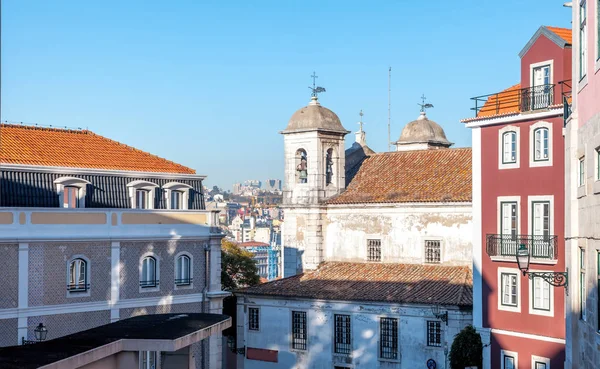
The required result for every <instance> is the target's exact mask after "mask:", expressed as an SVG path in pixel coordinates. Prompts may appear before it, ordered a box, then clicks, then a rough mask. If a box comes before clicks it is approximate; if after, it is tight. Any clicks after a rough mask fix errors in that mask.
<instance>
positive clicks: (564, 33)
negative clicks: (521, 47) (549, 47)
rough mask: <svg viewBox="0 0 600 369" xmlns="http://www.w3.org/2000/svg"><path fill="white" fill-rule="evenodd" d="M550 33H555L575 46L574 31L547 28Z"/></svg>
mask: <svg viewBox="0 0 600 369" xmlns="http://www.w3.org/2000/svg"><path fill="white" fill-rule="evenodd" d="M545 27H546V28H547V29H548V31H550V32H553V33H555V34H556V35H557V36H558V37H560V38H562V39H563V40H565V41H566V42H567V43H569V44H571V45H572V44H573V31H572V30H571V29H570V28H561V27H550V26H545Z"/></svg>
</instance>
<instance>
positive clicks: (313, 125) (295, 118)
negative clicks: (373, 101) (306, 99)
mask: <svg viewBox="0 0 600 369" xmlns="http://www.w3.org/2000/svg"><path fill="white" fill-rule="evenodd" d="M313 130H323V131H330V132H339V133H344V134H346V133H348V132H349V131H347V130H346V129H345V128H344V127H343V126H342V122H341V121H340V118H338V116H337V115H336V114H335V113H334V112H332V111H331V110H329V109H327V108H325V107H323V106H321V104H319V101H318V99H317V98H316V97H314V96H313V98H312V101H311V102H310V103H309V104H308V105H307V106H305V107H303V108H301V109H300V110H298V111H296V112H295V113H294V115H292V117H291V118H290V121H289V123H288V125H287V128H286V129H285V130H283V131H282V132H281V133H291V132H298V131H313Z"/></svg>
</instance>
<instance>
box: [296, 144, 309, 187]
mask: <svg viewBox="0 0 600 369" xmlns="http://www.w3.org/2000/svg"><path fill="white" fill-rule="evenodd" d="M296 182H297V183H307V182H308V157H307V155H306V151H305V150H304V149H298V151H296Z"/></svg>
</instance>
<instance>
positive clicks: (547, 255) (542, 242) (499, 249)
mask: <svg viewBox="0 0 600 369" xmlns="http://www.w3.org/2000/svg"><path fill="white" fill-rule="evenodd" d="M520 245H525V247H527V249H529V252H530V253H531V257H532V258H536V259H549V260H556V259H557V258H558V237H557V236H534V235H510V234H488V235H487V240H486V251H487V254H488V255H489V256H506V257H515V258H516V256H517V248H518V247H519V246H520ZM515 260H516V259H515Z"/></svg>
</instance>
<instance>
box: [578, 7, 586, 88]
mask: <svg viewBox="0 0 600 369" xmlns="http://www.w3.org/2000/svg"><path fill="white" fill-rule="evenodd" d="M582 10H583V11H582ZM587 11H588V7H587V2H586V0H581V1H580V2H579V9H577V26H578V27H577V36H578V38H579V50H577V59H578V60H577V61H578V65H577V67H578V69H579V76H578V77H579V81H580V82H581V81H582V80H583V79H584V78H585V77H586V76H587V68H588V65H587V58H588V49H587V38H588V32H589V30H588V20H587V18H588V16H587ZM582 14H583V15H584V16H585V18H584V19H583V20H582V17H581V15H582Z"/></svg>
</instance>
